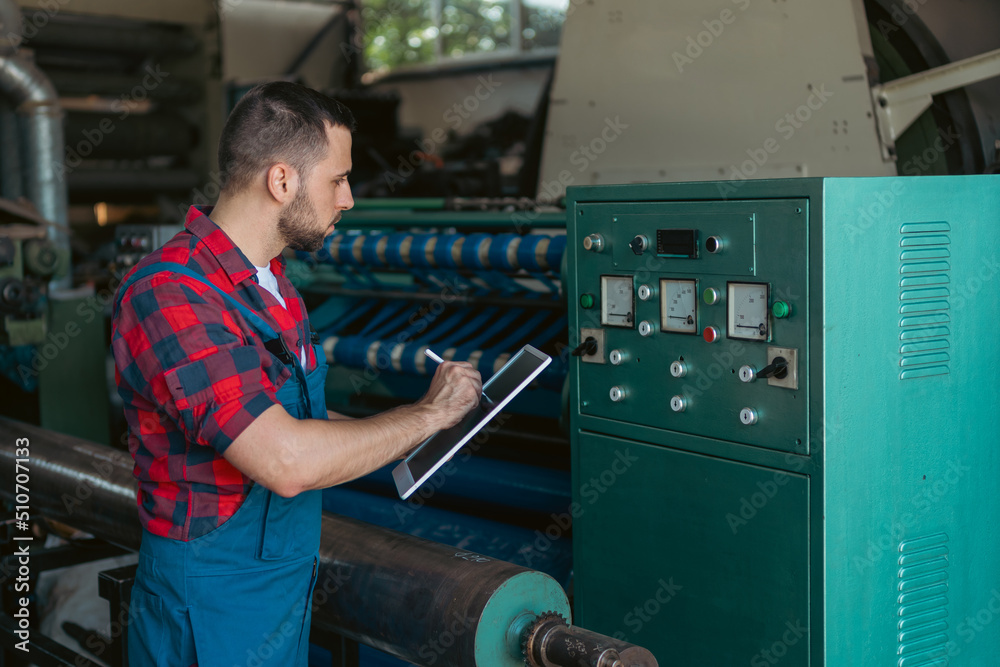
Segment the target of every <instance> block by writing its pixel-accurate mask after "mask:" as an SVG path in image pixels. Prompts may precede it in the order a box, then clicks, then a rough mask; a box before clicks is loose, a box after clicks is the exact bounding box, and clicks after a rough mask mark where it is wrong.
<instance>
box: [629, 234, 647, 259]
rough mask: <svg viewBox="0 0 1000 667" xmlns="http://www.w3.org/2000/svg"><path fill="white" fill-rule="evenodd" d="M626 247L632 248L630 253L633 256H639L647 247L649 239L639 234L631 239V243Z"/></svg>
mask: <svg viewBox="0 0 1000 667" xmlns="http://www.w3.org/2000/svg"><path fill="white" fill-rule="evenodd" d="M628 247H629V248H632V252H634V253H635V254H637V255H641V254H642V253H643V251H644V250H645V249H646V248H648V247H649V239H648V238H646V237H645V236H643V235H642V234H639V235H638V236H636V237H635V238H634V239H632V241H631V243H629V244H628Z"/></svg>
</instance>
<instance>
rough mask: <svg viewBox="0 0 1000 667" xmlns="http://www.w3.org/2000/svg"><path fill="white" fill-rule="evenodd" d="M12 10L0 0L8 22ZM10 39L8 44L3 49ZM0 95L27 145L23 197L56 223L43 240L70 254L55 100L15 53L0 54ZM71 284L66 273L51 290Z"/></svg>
mask: <svg viewBox="0 0 1000 667" xmlns="http://www.w3.org/2000/svg"><path fill="white" fill-rule="evenodd" d="M12 7H13V9H12ZM12 11H16V12H17V15H18V17H20V10H19V9H17V5H16V4H14V2H13V1H12V0H0V16H3V17H4V19H5V20H10V19H9V18H8V17H9V16H11V12H12ZM18 27H20V23H18ZM4 39H6V35H4ZM18 39H19V37H18ZM0 41H3V40H0ZM11 41H12V40H7V47H8V50H9V47H10V46H11ZM0 95H2V96H3V97H6V98H7V99H8V100H9V101H10V102H11V103H12V104H13V105H14V106H15V107H16V109H17V113H18V115H19V116H21V118H22V119H23V120H24V123H23V127H24V129H25V133H26V142H27V143H26V145H25V150H24V151H23V152H22V154H23V155H25V157H26V161H27V164H26V167H27V169H26V179H25V194H26V195H27V197H28V199H30V200H31V202H32V203H33V204H34V205H35V208H37V209H38V212H39V213H40V214H41V215H42V217H43V218H45V219H46V220H48V221H50V222H53V223H55V224H56V225H58V226H57V227H49V230H48V236H49V238H50V239H51V240H52V241H53V242H54V243H55V245H56V247H57V248H59V249H60V250H61V251H62V252H65V253H66V255H67V256H69V236H68V235H67V233H66V223H67V215H66V207H67V204H66V183H65V178H64V176H65V174H64V171H65V168H64V166H63V152H64V151H65V143H64V140H63V127H62V109H61V108H60V106H59V97H58V95H57V93H56V90H55V88H54V87H53V86H52V84H51V83H50V82H49V80H48V79H47V78H46V77H45V75H44V74H42V72H41V71H40V70H39V69H38V68H37V67H35V65H34V64H33V63H31V62H29V61H28V60H27V59H25V58H22V57H20V56H19V55H18V54H17V53H6V54H3V55H0ZM70 284H71V280H70V278H69V274H68V273H67V275H66V277H64V278H62V279H60V280H58V281H54V282H53V283H51V286H52V287H55V288H60V287H69V286H70Z"/></svg>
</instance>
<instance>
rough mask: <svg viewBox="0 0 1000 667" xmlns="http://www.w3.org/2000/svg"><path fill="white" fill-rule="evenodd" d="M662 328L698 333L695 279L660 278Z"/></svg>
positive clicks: (678, 331)
mask: <svg viewBox="0 0 1000 667" xmlns="http://www.w3.org/2000/svg"><path fill="white" fill-rule="evenodd" d="M660 329H662V330H663V331H674V332H677V333H686V334H696V333H698V290H697V286H696V285H695V281H693V280H667V279H663V280H660Z"/></svg>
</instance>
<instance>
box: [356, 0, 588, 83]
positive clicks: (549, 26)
mask: <svg viewBox="0 0 1000 667" xmlns="http://www.w3.org/2000/svg"><path fill="white" fill-rule="evenodd" d="M568 4H569V0H365V2H364V5H363V8H362V10H361V21H362V31H363V41H364V49H365V59H366V62H367V65H368V68H369V70H370V71H372V72H376V73H381V72H386V71H388V70H390V69H393V68H395V67H398V66H400V65H411V64H419V63H432V62H437V61H439V60H442V59H450V58H462V57H465V56H468V55H472V54H482V53H498V54H499V53H516V52H520V51H530V50H532V49H538V48H551V47H556V46H558V44H559V32H560V30H561V28H562V23H563V19H564V17H565V14H566V7H567V6H568Z"/></svg>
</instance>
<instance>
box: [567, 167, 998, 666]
mask: <svg viewBox="0 0 1000 667" xmlns="http://www.w3.org/2000/svg"><path fill="white" fill-rule="evenodd" d="M567 199H568V200H567V216H568V221H569V224H568V240H567V247H568V249H569V250H568V262H569V270H568V277H569V283H568V287H567V291H568V294H569V302H570V311H569V323H570V342H571V343H572V344H573V345H578V346H579V347H578V348H577V352H578V354H579V356H576V357H573V361H572V362H571V364H570V378H571V387H572V390H571V391H572V395H571V413H572V444H573V477H574V479H573V485H574V486H573V488H574V503H573V505H572V506H571V508H570V510H571V514H572V515H573V518H574V529H573V530H574V544H573V547H574V563H575V576H576V581H575V586H576V590H575V601H574V606H575V609H574V616H575V618H576V620H577V622H579V623H580V624H582V625H584V626H585V627H588V628H592V629H594V630H596V631H598V632H602V633H605V634H609V635H613V636H616V637H617V638H619V639H622V640H628V641H632V642H638V643H641V644H642V645H644V646H647V647H648V648H650V649H651V650H652V651H653V653H654V654H655V655H656V657H657V659H658V660H659V661H660V662H661V663H662V664H669V665H677V666H678V667H731V666H735V665H750V666H751V667H763V666H768V665H779V664H780V665H787V666H789V667H804V666H806V665H809V666H811V667H819V666H824V665H825V666H826V667H869V666H870V667H875V666H876V665H878V666H879V667H885V666H887V665H894V666H898V667H945V666H952V667H959V666H961V667H965V666H968V667H977V666H980V665H988V664H996V654H997V651H998V649H1000V500H998V498H997V493H996V490H997V487H998V486H1000V453H998V447H997V441H998V433H1000V408H998V403H997V395H998V389H1000V346H998V345H997V339H996V331H997V322H998V321H1000V306H998V301H997V298H996V294H997V289H998V287H1000V263H998V255H1000V224H998V223H1000V177H997V176H957V177H950V176H943V177H926V178H871V179H853V178H852V179H797V180H787V181H784V180H783V181H745V182H722V183H688V184H649V185H624V186H595V187H578V188H571V189H570V190H569V193H568V198H567Z"/></svg>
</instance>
